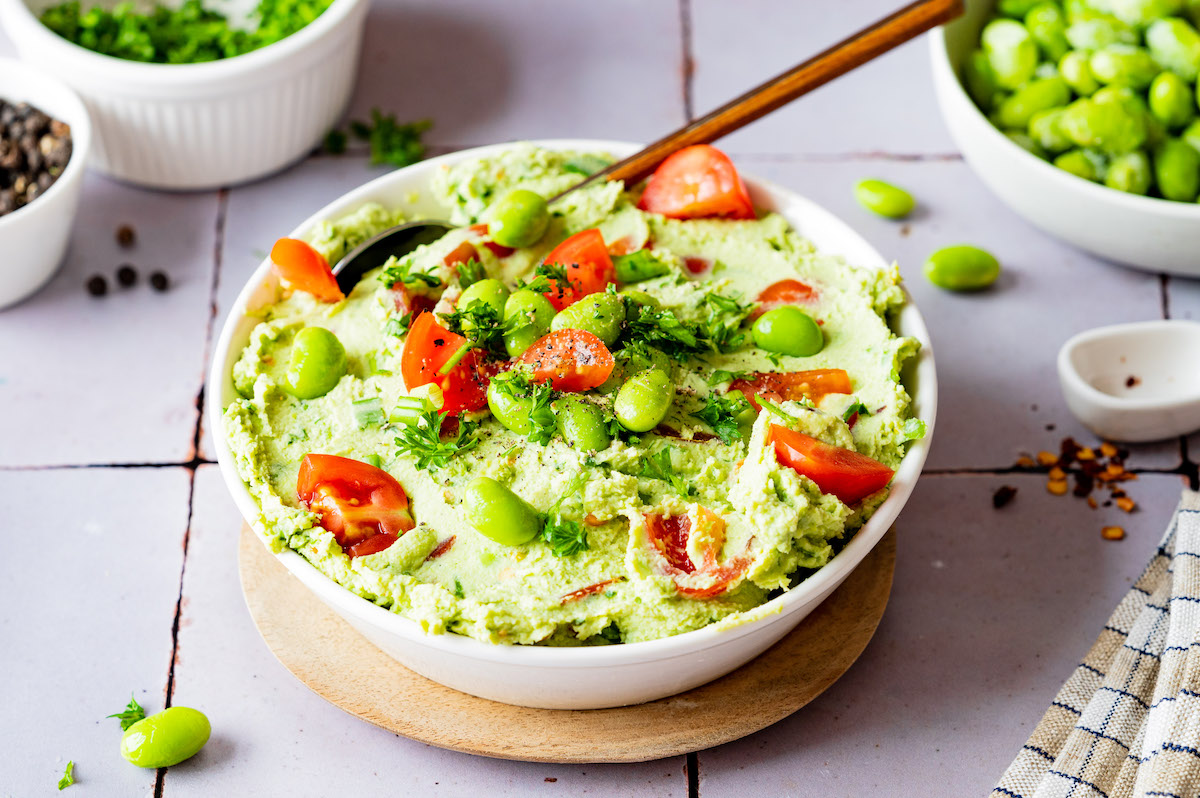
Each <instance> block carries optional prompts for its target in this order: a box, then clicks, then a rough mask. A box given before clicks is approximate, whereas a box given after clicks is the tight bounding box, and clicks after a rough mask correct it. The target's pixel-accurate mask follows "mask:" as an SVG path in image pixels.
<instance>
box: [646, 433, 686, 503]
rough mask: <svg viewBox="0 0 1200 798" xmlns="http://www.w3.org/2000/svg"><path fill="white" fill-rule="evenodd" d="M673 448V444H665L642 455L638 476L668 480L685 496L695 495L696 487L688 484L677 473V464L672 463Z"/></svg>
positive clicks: (667, 481)
mask: <svg viewBox="0 0 1200 798" xmlns="http://www.w3.org/2000/svg"><path fill="white" fill-rule="evenodd" d="M673 448H674V447H673V446H664V447H663V448H661V449H659V450H658V451H657V452H655V453H654V454H651V455H642V459H641V466H642V470H641V473H639V474H638V476H640V477H643V478H645V479H657V480H661V481H663V482H666V483H667V484H669V485H670V486H671V487H672V488H673V489H674V490H675V492H676V493H678V494H679V495H680V496H682V497H684V498H687V497H689V496H695V495H696V487H695V486H694V485H690V484H688V482H687V480H686V479H685V478H684V477H682V476H680V475H679V474H676V473H675V466H674V465H672V463H671V450H672V449H673Z"/></svg>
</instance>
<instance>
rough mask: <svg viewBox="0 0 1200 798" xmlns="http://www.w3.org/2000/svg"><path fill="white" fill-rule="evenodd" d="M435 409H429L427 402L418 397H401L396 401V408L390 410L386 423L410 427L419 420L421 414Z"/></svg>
mask: <svg viewBox="0 0 1200 798" xmlns="http://www.w3.org/2000/svg"><path fill="white" fill-rule="evenodd" d="M436 409H437V408H434V407H430V403H429V401H428V400H426V399H424V398H422V397H420V396H401V397H400V398H399V399H397V400H396V406H395V407H394V408H392V412H391V413H390V414H389V415H388V421H390V422H392V423H393V424H403V425H404V426H406V427H412V426H415V425H416V423H417V422H418V421H420V420H421V414H422V413H424V412H426V411H428V410H436Z"/></svg>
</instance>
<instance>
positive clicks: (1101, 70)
mask: <svg viewBox="0 0 1200 798" xmlns="http://www.w3.org/2000/svg"><path fill="white" fill-rule="evenodd" d="M1088 66H1090V67H1091V68H1092V74H1093V75H1095V76H1096V80H1098V81H1100V82H1101V83H1105V84H1108V85H1110V86H1127V87H1129V88H1131V89H1144V88H1146V87H1147V86H1149V85H1150V83H1151V82H1152V81H1153V80H1154V78H1155V76H1156V75H1158V73H1159V72H1160V71H1161V67H1159V65H1158V62H1156V61H1155V60H1154V58H1153V57H1152V56H1151V55H1150V53H1148V52H1147V51H1145V50H1143V49H1142V48H1141V47H1135V46H1133V45H1132V44H1110V45H1108V46H1107V47H1103V48H1101V49H1099V50H1097V51H1096V52H1094V53H1092V57H1091V59H1089V60H1088Z"/></svg>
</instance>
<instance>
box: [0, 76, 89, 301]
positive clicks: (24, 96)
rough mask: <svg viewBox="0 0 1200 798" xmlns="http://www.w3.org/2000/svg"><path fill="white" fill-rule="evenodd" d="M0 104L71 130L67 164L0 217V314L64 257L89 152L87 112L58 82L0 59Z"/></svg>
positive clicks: (44, 280)
mask: <svg viewBox="0 0 1200 798" xmlns="http://www.w3.org/2000/svg"><path fill="white" fill-rule="evenodd" d="M0 98H2V99H5V100H7V101H8V102H11V103H18V102H22V101H24V102H27V103H29V104H30V105H32V106H34V107H35V108H37V109H38V110H40V111H42V112H43V113H45V114H48V115H50V116H52V117H54V118H55V119H57V120H59V121H61V122H66V123H67V124H68V125H70V126H71V159H70V160H69V161H67V166H66V168H65V169H63V172H62V174H61V175H59V176H58V179H57V180H55V181H54V183H53V185H51V186H50V188H48V189H46V193H45V194H42V195H41V196H40V197H38V198H37V199H35V200H34V201H33V202H30V203H29V204H28V205H25V206H24V207H21V208H18V209H17V210H15V211H13V212H12V213H7V214H5V215H4V216H0V308H4V307H7V306H9V305H13V304H16V303H17V302H20V301H21V300H22V299H25V298H26V297H28V296H29V295H30V294H32V293H34V292H35V291H37V290H38V289H39V288H41V287H42V286H43V285H45V284H46V283H47V282H49V280H50V278H51V277H53V276H54V273H55V272H56V271H58V267H59V265H60V264H61V263H62V260H63V255H64V254H66V251H67V243H68V242H69V241H70V239H71V227H72V225H74V223H75V212H76V211H77V210H78V209H79V195H80V191H81V190H82V189H83V173H84V171H85V169H86V165H87V159H88V151H89V150H90V148H91V141H92V125H91V122H90V121H89V119H88V112H87V109H86V108H84V106H83V103H82V102H81V101H80V99H79V97H78V96H77V95H76V94H75V92H73V91H71V89H70V88H68V87H67V86H66V84H64V83H63V82H61V81H59V80H57V79H56V78H53V77H51V76H50V75H47V74H45V73H44V72H42V71H41V70H39V69H35V68H34V67H32V66H29V65H27V64H22V63H21V62H20V61H14V60H12V59H9V58H0Z"/></svg>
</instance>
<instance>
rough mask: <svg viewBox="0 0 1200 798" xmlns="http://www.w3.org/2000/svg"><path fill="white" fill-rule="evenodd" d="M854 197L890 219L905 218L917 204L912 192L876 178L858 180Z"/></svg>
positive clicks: (862, 204) (865, 206) (871, 209)
mask: <svg viewBox="0 0 1200 798" xmlns="http://www.w3.org/2000/svg"><path fill="white" fill-rule="evenodd" d="M854 198H855V199H857V200H858V204H859V205H861V206H863V207H864V208H866V209H867V210H869V211H871V212H872V213H876V214H879V215H880V216H883V217H886V218H888V219H903V218H904V217H905V216H908V215H909V214H910V213H912V209H913V207H914V206H915V205H916V202H915V200H913V196H912V194H909V193H908V192H907V191H905V190H904V189H902V188H900V187H898V186H893V185H892V184H891V183H885V182H884V181H882V180H876V179H874V178H868V179H866V180H860V181H858V183H856V184H855V185H854Z"/></svg>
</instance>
